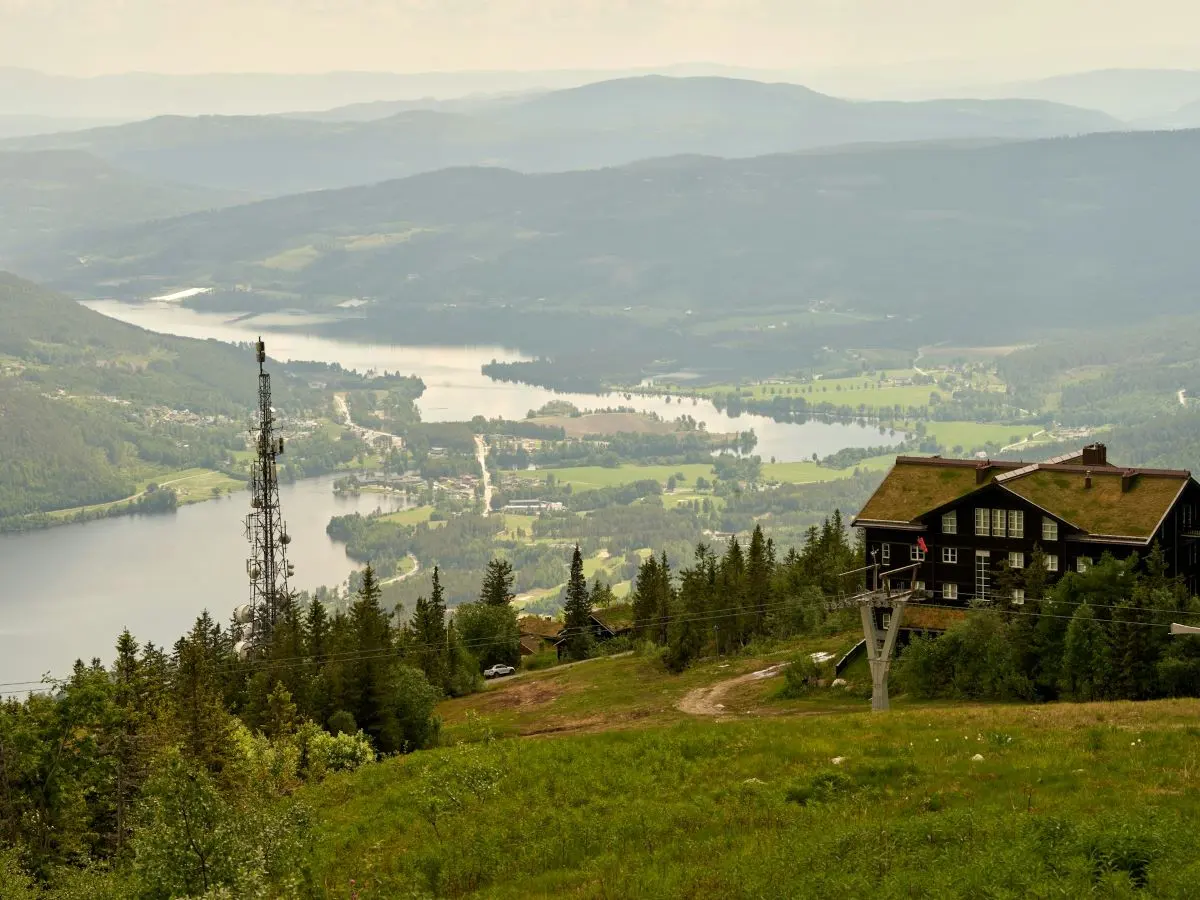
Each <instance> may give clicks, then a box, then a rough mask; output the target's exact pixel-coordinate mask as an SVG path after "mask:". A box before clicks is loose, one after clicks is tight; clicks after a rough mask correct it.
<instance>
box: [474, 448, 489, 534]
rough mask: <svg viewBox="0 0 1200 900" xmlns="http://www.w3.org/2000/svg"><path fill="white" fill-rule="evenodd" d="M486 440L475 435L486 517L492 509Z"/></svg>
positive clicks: (476, 456)
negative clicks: (481, 472)
mask: <svg viewBox="0 0 1200 900" xmlns="http://www.w3.org/2000/svg"><path fill="white" fill-rule="evenodd" d="M487 452H488V447H487V442H486V441H485V440H484V439H483V437H482V436H481V435H478V434H477V435H475V458H476V459H477V460H479V468H480V469H482V470H483V516H484V518H487V517H488V515H489V514H490V513H491V511H492V476H491V475H489V474H488V469H487Z"/></svg>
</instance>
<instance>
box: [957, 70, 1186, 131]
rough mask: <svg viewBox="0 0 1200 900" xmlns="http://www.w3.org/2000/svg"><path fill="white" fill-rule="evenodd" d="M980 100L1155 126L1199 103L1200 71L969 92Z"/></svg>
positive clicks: (1111, 74) (1122, 74)
mask: <svg viewBox="0 0 1200 900" xmlns="http://www.w3.org/2000/svg"><path fill="white" fill-rule="evenodd" d="M971 94H972V96H978V97H1029V98H1031V99H1037V100H1048V101H1051V102H1053V103H1065V104H1067V105H1069V106H1081V107H1085V108H1087V109H1099V110H1103V111H1104V112H1106V113H1108V114H1109V115H1112V116H1115V117H1117V118H1118V119H1122V120H1123V121H1126V122H1131V123H1138V124H1141V123H1142V121H1143V120H1152V121H1149V122H1147V123H1146V124H1147V125H1153V124H1154V122H1156V121H1158V120H1160V119H1161V118H1162V117H1164V116H1168V115H1170V114H1171V113H1172V112H1174V111H1175V110H1177V109H1179V108H1180V107H1182V106H1184V105H1186V104H1189V103H1192V102H1195V101H1200V70H1192V69H1099V70H1096V71H1094V72H1076V73H1072V74H1069V75H1056V76H1054V77H1053V78H1043V79H1039V80H1037V81H1021V82H1013V83H1008V84H999V85H989V86H983V87H979V88H972V89H971Z"/></svg>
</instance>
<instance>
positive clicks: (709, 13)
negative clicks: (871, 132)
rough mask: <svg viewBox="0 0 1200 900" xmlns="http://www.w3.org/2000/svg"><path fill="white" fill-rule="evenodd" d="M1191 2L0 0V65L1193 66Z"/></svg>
mask: <svg viewBox="0 0 1200 900" xmlns="http://www.w3.org/2000/svg"><path fill="white" fill-rule="evenodd" d="M1196 47H1200V3H1198V2H1197V0H1136V2H1134V0H0V65H7V66H17V67H26V68H36V69H41V70H43V71H50V72H59V73H63V74H74V75H87V74H100V73H111V72H123V71H130V70H143V71H159V72H212V71H290V72H317V71H329V70H334V69H358V70H364V69H369V70H388V71H407V72H414V71H429V70H447V69H495V68H502V69H541V68H568V67H569V68H576V67H578V68H590V67H597V68H621V67H630V66H646V65H665V64H669V63H677V62H692V61H700V60H703V61H710V62H720V63H728V64H733V65H741V66H755V67H762V68H787V69H819V68H829V67H842V66H845V67H855V68H857V67H874V66H881V65H890V64H898V63H908V62H920V63H928V62H934V63H938V64H940V65H943V66H948V67H949V68H954V69H956V70H957V71H958V72H961V73H962V74H988V75H996V76H1005V75H1012V76H1014V77H1015V76H1018V75H1027V74H1031V73H1037V74H1045V73H1047V72H1048V71H1055V70H1057V71H1068V70H1073V69H1082V68H1097V67H1103V66H1154V65H1160V66H1200V52H1198V51H1197V50H1196V49H1189V48H1196Z"/></svg>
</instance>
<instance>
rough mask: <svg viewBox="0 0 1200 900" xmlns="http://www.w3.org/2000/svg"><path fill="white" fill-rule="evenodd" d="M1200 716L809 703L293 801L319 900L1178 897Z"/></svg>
mask: <svg viewBox="0 0 1200 900" xmlns="http://www.w3.org/2000/svg"><path fill="white" fill-rule="evenodd" d="M595 665H596V666H597V667H599V666H603V665H607V663H597V664H595ZM529 687H530V686H529V685H526V686H525V689H522V688H518V687H517V685H515V684H514V685H511V686H509V687H508V688H507V689H505V692H506V693H510V694H520V693H522V690H527V689H529ZM772 705H773V704H770V703H768V704H767V707H766V709H764V710H762V712H763V713H770V712H772V711H773V710H772V709H771V707H772ZM1197 712H1200V706H1197V704H1196V703H1195V702H1194V701H1186V702H1184V701H1178V702H1169V703H1155V704H1145V705H1141V706H1136V707H1135V706H1132V705H1129V704H1125V705H1120V704H1090V705H1085V706H1080V707H1071V708H1051V709H1045V708H1042V709H1030V708H1025V707H1001V708H988V707H966V708H949V709H947V708H939V709H924V710H921V709H913V710H906V711H898V712H893V713H891V714H889V715H886V716H873V715H872V714H871V713H870V712H869V711H867V710H865V709H864V710H860V711H856V712H851V713H829V714H826V713H824V712H823V711H822V710H821V709H820V708H819V707H810V708H808V709H804V708H800V709H795V710H793V711H791V712H790V713H789V714H785V715H783V716H771V715H766V716H765V717H764V716H746V717H741V716H739V717H736V718H732V717H731V718H726V719H724V720H722V721H720V722H717V721H711V720H709V721H691V722H684V723H681V724H678V725H672V726H655V727H650V728H639V727H637V726H636V725H634V726H633V727H632V728H630V727H628V726H625V727H621V726H617V727H616V728H615V729H614V730H611V731H603V732H600V733H587V731H588V729H586V728H584V730H583V731H584V733H576V734H564V735H553V736H550V737H545V738H541V739H536V740H528V741H512V740H508V741H497V742H493V743H487V742H484V743H472V744H464V745H460V746H457V747H452V748H446V749H442V750H438V751H436V752H434V753H428V754H419V755H417V756H415V757H410V758H405V759H398V760H391V761H388V762H386V763H384V764H382V765H380V766H374V767H369V768H367V769H365V770H363V771H361V772H359V773H357V774H355V775H353V776H347V777H342V778H338V779H334V780H331V781H329V782H327V783H326V784H324V785H322V786H320V787H318V788H316V789H314V790H311V791H306V792H304V793H303V794H302V795H301V796H302V799H303V801H304V802H306V803H309V804H312V814H313V815H314V818H315V820H316V821H318V822H320V823H321V824H320V825H319V826H318V828H317V839H316V841H315V845H314V848H313V851H312V854H311V856H310V857H309V861H310V862H311V864H312V866H313V879H314V881H316V882H317V883H318V884H320V885H322V886H323V887H322V889H321V890H320V891H319V892H318V895H319V896H339V893H338V892H339V891H341V890H345V889H347V888H348V889H350V890H354V891H357V892H358V894H357V895H358V896H361V897H390V896H402V895H403V896H416V897H437V896H449V897H497V898H501V897H504V898H509V897H511V898H518V897H564V896H571V897H643V898H664V900H665V898H677V897H699V896H709V897H729V898H760V897H795V898H827V897H834V896H843V895H846V896H849V895H865V894H869V895H870V896H875V897H885V898H890V897H911V896H925V897H1013V898H1017V897H1034V896H1090V895H1095V894H1099V895H1101V896H1113V897H1126V896H1137V895H1140V892H1139V888H1144V887H1148V888H1149V890H1148V891H1145V895H1147V896H1155V897H1184V896H1188V895H1189V894H1190V892H1191V881H1190V879H1191V878H1192V877H1193V876H1194V873H1195V865H1196V864H1195V862H1194V861H1193V859H1192V856H1193V854H1192V849H1191V841H1190V839H1189V837H1188V834H1189V832H1190V830H1191V829H1192V827H1194V822H1195V808H1194V804H1193V803H1192V802H1191V801H1190V800H1189V799H1188V796H1187V795H1188V793H1189V792H1190V788H1189V787H1188V785H1189V784H1190V779H1191V776H1190V774H1189V765H1190V764H1189V762H1188V761H1189V760H1190V759H1191V758H1192V756H1193V753H1194V748H1193V744H1194V742H1195V737H1194V735H1193V734H1192V733H1191V732H1192V731H1193V730H1194V729H1191V728H1190V727H1189V726H1188V723H1189V722H1190V721H1191V720H1192V718H1193V717H1194V716H1195V715H1196V713H1197ZM480 727H482V726H480ZM977 754H978V758H977Z"/></svg>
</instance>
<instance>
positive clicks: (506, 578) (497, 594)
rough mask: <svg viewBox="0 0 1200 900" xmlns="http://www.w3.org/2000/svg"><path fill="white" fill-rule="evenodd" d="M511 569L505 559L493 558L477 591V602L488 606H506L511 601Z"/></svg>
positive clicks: (510, 565) (510, 564)
mask: <svg viewBox="0 0 1200 900" xmlns="http://www.w3.org/2000/svg"><path fill="white" fill-rule="evenodd" d="M512 587H513V567H512V563H510V562H509V561H508V560H506V559H500V558H498V557H497V558H495V559H491V560H489V561H488V564H487V572H486V573H485V574H484V576H483V586H482V587H481V588H480V591H479V602H481V603H486V604H488V605H489V606H508V604H510V603H511V602H512V600H513V597H514V594H513V591H512Z"/></svg>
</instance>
